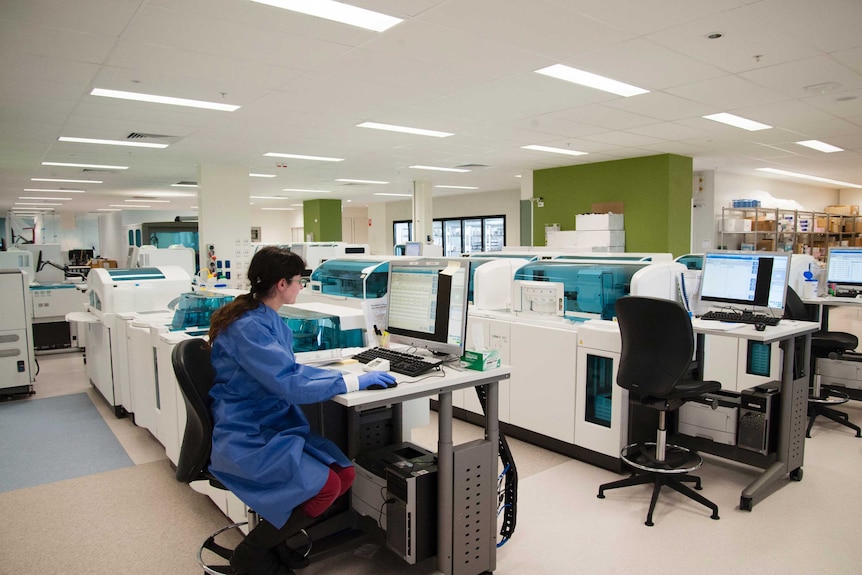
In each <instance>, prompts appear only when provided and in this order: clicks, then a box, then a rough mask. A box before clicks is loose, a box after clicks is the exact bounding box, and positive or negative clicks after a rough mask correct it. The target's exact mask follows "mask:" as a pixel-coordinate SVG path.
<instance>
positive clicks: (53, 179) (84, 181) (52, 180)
mask: <svg viewBox="0 0 862 575" xmlns="http://www.w3.org/2000/svg"><path fill="white" fill-rule="evenodd" d="M30 181H31V182H61V183H66V184H101V183H102V180H64V179H62V178H30Z"/></svg>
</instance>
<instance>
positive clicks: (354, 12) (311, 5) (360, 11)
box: [252, 0, 402, 32]
mask: <svg viewBox="0 0 862 575" xmlns="http://www.w3.org/2000/svg"><path fill="white" fill-rule="evenodd" d="M252 2H257V3H259V4H266V5H267V6H275V7H276V8H283V9H285V10H290V11H292V12H299V13H301V14H307V15H309V16H315V17H317V18H323V19H325V20H332V21H334V22H340V23H342V24H348V25H350V26H356V27H358V28H364V29H366V30H372V31H374V32H385V31H386V30H388V29H389V28H391V27H393V26H395V25H396V24H398V23H400V22H401V21H402V20H401V18H396V17H394V16H389V15H387V14H381V13H380V12H374V11H372V10H366V9H365V8H358V7H356V6H351V5H350V4H344V3H343V2H335V1H333V0H252Z"/></svg>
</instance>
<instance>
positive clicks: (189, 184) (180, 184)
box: [171, 182, 198, 188]
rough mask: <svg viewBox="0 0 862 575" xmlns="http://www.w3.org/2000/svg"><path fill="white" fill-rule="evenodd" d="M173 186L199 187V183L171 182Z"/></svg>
mask: <svg viewBox="0 0 862 575" xmlns="http://www.w3.org/2000/svg"><path fill="white" fill-rule="evenodd" d="M171 187H172V188H197V187H198V185H197V184H196V183H185V182H177V183H176V184H171Z"/></svg>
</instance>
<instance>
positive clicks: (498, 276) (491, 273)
mask: <svg viewBox="0 0 862 575" xmlns="http://www.w3.org/2000/svg"><path fill="white" fill-rule="evenodd" d="M477 259H478V258H477ZM471 261H472V260H471ZM527 262H528V260H527V259H522V258H500V259H495V260H491V261H486V262H484V263H481V264H480V265H478V266H476V268H475V269H472V266H471V273H472V277H473V285H472V287H471V291H472V294H473V305H474V306H475V307H476V308H478V309H509V308H510V307H511V306H512V290H511V289H510V288H509V285H510V283H511V281H512V276H514V275H515V272H516V271H517V270H518V268H520V267H521V266H523V265H524V264H526V263H527Z"/></svg>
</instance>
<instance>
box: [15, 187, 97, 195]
mask: <svg viewBox="0 0 862 575" xmlns="http://www.w3.org/2000/svg"><path fill="white" fill-rule="evenodd" d="M24 191H25V192H42V193H44V192H48V193H49V194H86V193H87V192H85V191H84V190H58V189H56V188H55V189H45V188H24Z"/></svg>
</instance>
